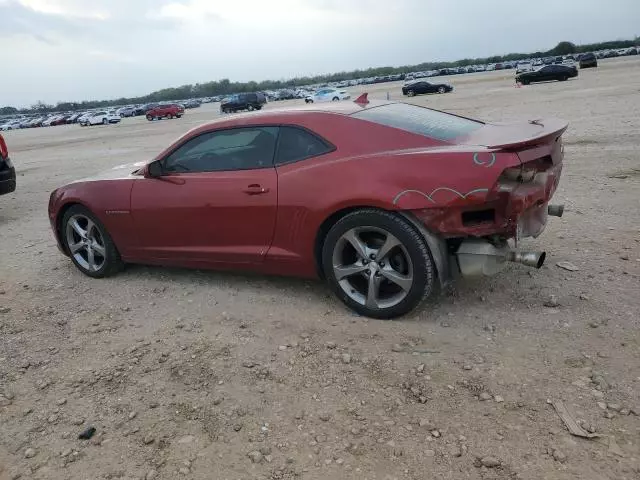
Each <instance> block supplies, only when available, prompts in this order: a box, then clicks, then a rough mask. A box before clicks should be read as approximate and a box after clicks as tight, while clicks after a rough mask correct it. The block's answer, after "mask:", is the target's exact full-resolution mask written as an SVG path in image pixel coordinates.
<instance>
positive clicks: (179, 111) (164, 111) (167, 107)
mask: <svg viewBox="0 0 640 480" xmlns="http://www.w3.org/2000/svg"><path fill="white" fill-rule="evenodd" d="M182 115H184V107H182V105H178V104H177V103H169V104H164V105H158V106H156V107H154V108H152V109H150V110H147V113H146V117H147V120H149V121H151V120H160V119H161V118H168V119H172V118H180V117H182Z"/></svg>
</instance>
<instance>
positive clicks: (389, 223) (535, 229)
mask: <svg viewBox="0 0 640 480" xmlns="http://www.w3.org/2000/svg"><path fill="white" fill-rule="evenodd" d="M566 128H567V124H566V123H565V122H563V121H559V120H553V119H549V120H540V119H537V120H532V121H529V122H523V123H518V124H513V125H491V124H487V123H484V122H481V121H477V120H472V119H469V118H464V117H460V116H457V115H451V114H448V113H444V112H441V111H437V110H432V109H428V108H422V107H418V106H415V105H409V104H405V103H396V102H369V101H368V100H367V98H366V94H365V95H363V96H362V97H360V98H358V99H357V100H356V101H355V102H349V103H347V102H339V103H338V102H336V103H330V104H328V105H327V106H317V105H316V104H312V105H309V106H306V107H303V108H299V109H291V110H269V111H266V112H259V113H255V112H254V113H252V114H248V115H239V116H236V117H232V118H228V117H225V118H223V119H219V120H216V121H213V122H210V123H207V124H204V125H202V126H200V127H198V128H195V129H193V130H191V131H189V132H187V133H186V134H185V135H184V136H183V137H182V138H180V139H179V140H177V141H176V142H175V143H173V144H172V145H170V146H169V147H168V148H166V149H165V150H163V151H162V152H161V153H160V154H158V155H157V156H156V157H155V158H154V159H153V160H151V161H149V162H146V163H140V164H137V165H122V166H119V167H115V168H113V169H112V170H110V171H108V172H106V173H103V174H101V175H98V176H96V177H94V178H89V179H85V180H81V181H78V182H74V183H71V184H69V185H66V186H64V187H61V188H59V189H57V190H55V191H54V192H52V194H51V198H50V202H49V218H50V221H51V226H52V228H53V232H54V235H55V237H56V239H57V241H58V244H59V247H60V249H61V250H62V252H63V253H64V254H66V255H68V256H70V257H71V260H72V261H73V263H74V264H75V265H76V266H77V267H78V269H80V271H82V272H83V273H85V274H86V275H88V276H91V277H104V276H107V275H111V274H114V273H116V272H118V271H119V270H120V269H121V268H122V267H123V265H124V264H125V263H127V262H131V263H146V264H159V265H174V266H183V267H195V268H214V269H237V270H254V271H258V272H263V273H269V274H281V275H293V276H301V277H309V278H313V277H321V278H323V279H325V280H326V281H327V282H328V284H329V285H330V287H331V288H332V289H333V291H334V292H335V293H336V295H337V296H338V297H339V298H340V299H341V300H342V301H343V302H344V303H345V304H346V305H347V306H348V307H350V308H352V309H353V310H355V311H357V312H359V313H360V314H363V315H367V316H370V317H376V318H393V317H396V316H399V315H403V314H405V313H407V312H409V311H410V310H412V309H413V308H415V307H416V306H418V305H419V304H420V303H421V302H422V300H424V299H425V298H428V297H429V296H430V295H431V294H432V293H433V292H434V291H435V290H436V288H435V287H436V286H437V285H438V284H445V283H447V282H448V281H450V280H451V278H452V276H453V275H454V274H455V273H456V272H457V273H459V274H462V275H463V276H472V275H490V274H494V273H496V272H497V271H499V270H500V268H501V267H502V266H504V265H505V264H506V262H508V261H514V262H519V263H523V264H526V265H529V266H532V267H538V268H539V267H540V266H541V265H542V263H543V262H544V258H545V253H544V252H517V251H515V250H512V247H511V245H510V243H509V240H514V239H515V240H518V239H522V238H524V237H537V236H538V235H540V234H541V233H542V231H543V229H544V227H545V224H546V221H547V216H548V215H557V216H560V215H561V213H562V206H553V205H549V204H548V202H549V200H550V199H551V197H552V195H553V193H554V192H555V190H556V187H557V185H558V181H559V179H560V173H561V170H562V160H563V147H562V140H561V136H562V134H563V132H564V131H565V129H566Z"/></svg>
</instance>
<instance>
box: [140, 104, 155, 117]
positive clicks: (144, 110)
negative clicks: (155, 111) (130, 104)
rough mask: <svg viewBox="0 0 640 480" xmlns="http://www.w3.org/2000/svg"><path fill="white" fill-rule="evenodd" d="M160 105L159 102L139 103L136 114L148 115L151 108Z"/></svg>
mask: <svg viewBox="0 0 640 480" xmlns="http://www.w3.org/2000/svg"><path fill="white" fill-rule="evenodd" d="M158 105H159V104H158V103H146V104H144V105H138V106H137V107H135V110H134V112H135V115H146V114H147V112H148V111H149V110H151V109H152V108H155V107H157V106H158Z"/></svg>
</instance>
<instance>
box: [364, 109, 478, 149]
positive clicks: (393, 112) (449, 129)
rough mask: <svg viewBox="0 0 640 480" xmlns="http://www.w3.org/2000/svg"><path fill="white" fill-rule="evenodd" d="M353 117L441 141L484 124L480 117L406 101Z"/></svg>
mask: <svg viewBox="0 0 640 480" xmlns="http://www.w3.org/2000/svg"><path fill="white" fill-rule="evenodd" d="M352 116H353V117H355V118H359V119H361V120H367V121H369V122H374V123H379V124H381V125H386V126H388V127H393V128H398V129H400V130H405V131H407V132H411V133H416V134H418V135H423V136H425V137H430V138H434V139H436V140H441V141H447V140H452V139H454V138H457V137H461V136H463V135H466V134H468V133H471V132H473V131H474V130H477V129H479V128H481V127H482V126H483V125H484V123H482V122H479V121H477V120H471V119H469V118H463V117H458V116H456V115H452V114H450V113H445V112H441V111H439V110H432V109H430V108H423V107H418V106H417V105H410V104H407V103H392V104H388V105H382V106H380V107H372V108H368V109H366V110H362V111H359V112H356V113H354V114H352Z"/></svg>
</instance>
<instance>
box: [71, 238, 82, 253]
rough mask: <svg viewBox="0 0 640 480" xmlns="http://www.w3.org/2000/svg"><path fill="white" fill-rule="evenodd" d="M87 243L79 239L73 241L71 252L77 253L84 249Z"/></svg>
mask: <svg viewBox="0 0 640 480" xmlns="http://www.w3.org/2000/svg"><path fill="white" fill-rule="evenodd" d="M85 247H86V245H85V244H84V242H83V241H79V242H78V243H73V244H71V245H69V250H70V251H71V253H77V252H79V251H80V250H82V249H83V248H85Z"/></svg>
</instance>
